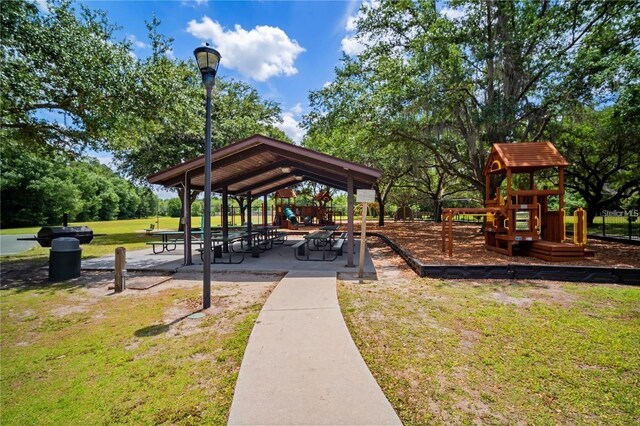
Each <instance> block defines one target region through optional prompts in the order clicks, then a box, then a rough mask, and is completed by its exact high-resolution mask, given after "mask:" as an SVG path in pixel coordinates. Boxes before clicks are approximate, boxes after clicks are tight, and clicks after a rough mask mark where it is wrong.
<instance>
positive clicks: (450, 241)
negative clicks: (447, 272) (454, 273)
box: [449, 211, 453, 257]
mask: <svg viewBox="0 0 640 426" xmlns="http://www.w3.org/2000/svg"><path fill="white" fill-rule="evenodd" d="M449 257H453V212H452V211H451V212H449Z"/></svg>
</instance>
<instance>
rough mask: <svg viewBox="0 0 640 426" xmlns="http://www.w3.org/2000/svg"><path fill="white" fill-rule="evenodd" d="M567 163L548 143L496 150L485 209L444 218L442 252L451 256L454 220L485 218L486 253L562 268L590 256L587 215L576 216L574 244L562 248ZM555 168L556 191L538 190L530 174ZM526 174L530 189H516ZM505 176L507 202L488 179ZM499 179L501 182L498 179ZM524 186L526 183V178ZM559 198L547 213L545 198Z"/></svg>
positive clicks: (487, 172)
mask: <svg viewBox="0 0 640 426" xmlns="http://www.w3.org/2000/svg"><path fill="white" fill-rule="evenodd" d="M568 164H569V163H567V161H566V160H565V159H564V157H563V156H562V155H560V153H559V152H558V151H557V149H556V148H555V146H553V144H551V143H550V142H528V143H502V144H494V145H493V147H492V148H491V153H490V154H489V158H488V159H487V163H486V164H485V167H484V171H483V174H484V176H485V184H486V195H485V207H483V208H449V209H444V210H443V213H442V251H443V252H446V250H447V244H448V250H449V257H451V256H452V255H453V219H454V217H455V216H457V215H469V216H483V217H484V218H485V226H484V237H485V247H486V248H487V249H488V250H492V251H495V252H497V253H500V254H504V255H507V256H513V255H514V251H517V252H518V253H519V254H522V255H526V256H531V257H536V258H538V259H542V260H546V261H550V262H561V261H573V260H580V259H582V258H583V257H584V256H590V255H593V252H591V251H588V250H585V247H584V246H585V244H586V214H585V212H584V210H582V209H577V210H576V211H575V212H574V243H573V244H570V243H565V240H566V228H565V210H564V168H565V167H566V166H567V165H568ZM556 167H557V168H558V187H557V188H556V189H548V188H546V187H545V188H544V189H538V188H537V185H536V182H535V178H534V174H535V172H537V171H540V170H544V169H551V168H556ZM519 174H528V185H526V186H527V187H528V188H526V189H519V188H515V187H514V175H519ZM496 175H506V196H505V197H502V196H501V194H500V186H499V185H498V186H497V188H496V190H495V194H494V193H492V190H491V178H492V176H496ZM496 177H497V178H500V177H502V176H496ZM525 180H526V178H525ZM550 197H557V199H558V209H557V210H550V209H549V198H550Z"/></svg>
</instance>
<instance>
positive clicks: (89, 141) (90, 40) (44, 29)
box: [0, 1, 138, 153]
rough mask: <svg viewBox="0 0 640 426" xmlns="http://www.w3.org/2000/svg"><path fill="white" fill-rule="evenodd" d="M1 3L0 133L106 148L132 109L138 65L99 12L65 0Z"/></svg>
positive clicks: (72, 148) (31, 141)
mask: <svg viewBox="0 0 640 426" xmlns="http://www.w3.org/2000/svg"><path fill="white" fill-rule="evenodd" d="M47 6H48V8H49V13H47V14H43V13H40V12H38V9H37V8H36V6H35V5H34V4H33V3H32V2H27V1H9V2H3V4H2V18H1V19H2V21H1V23H2V25H1V28H2V37H1V39H2V42H1V43H2V62H3V71H2V74H1V76H0V91H1V92H2V98H1V99H2V100H1V101H0V117H1V123H2V130H1V131H2V136H3V138H6V139H10V140H14V141H17V142H19V143H20V144H22V145H23V146H25V147H27V146H28V147H33V146H40V147H43V146H48V147H53V148H55V149H62V150H65V151H69V152H74V153H78V152H81V151H82V150H83V149H84V148H85V147H90V148H94V149H98V148H108V147H109V143H110V140H111V136H113V135H114V133H115V132H117V126H116V124H117V123H122V122H124V121H125V120H124V119H123V117H124V116H127V115H130V114H133V113H134V112H136V111H135V107H136V104H135V102H136V99H135V97H133V96H131V93H136V92H137V90H136V82H137V81H138V74H137V64H136V62H135V60H134V59H133V58H132V57H131V50H130V46H129V44H128V42H126V41H120V42H118V41H115V40H114V39H113V32H114V30H115V27H114V26H113V25H111V24H109V22H108V21H107V17H106V15H105V13H104V12H101V11H92V10H90V9H89V8H88V7H86V6H84V5H80V7H79V10H76V9H75V8H74V7H73V5H72V3H71V2H69V1H61V2H57V1H56V2H54V1H50V2H48V3H47Z"/></svg>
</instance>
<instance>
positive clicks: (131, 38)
mask: <svg viewBox="0 0 640 426" xmlns="http://www.w3.org/2000/svg"><path fill="white" fill-rule="evenodd" d="M127 40H129V41H130V42H131V44H132V45H133V47H136V48H138V49H146V48H147V47H149V45H148V44H147V43H145V42H143V41H140V40H138V38H137V37H136V36H135V35H133V34H129V35H128V36H127Z"/></svg>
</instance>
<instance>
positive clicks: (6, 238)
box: [0, 234, 38, 256]
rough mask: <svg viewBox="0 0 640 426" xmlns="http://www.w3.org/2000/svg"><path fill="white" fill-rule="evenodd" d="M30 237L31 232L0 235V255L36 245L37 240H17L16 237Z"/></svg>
mask: <svg viewBox="0 0 640 426" xmlns="http://www.w3.org/2000/svg"><path fill="white" fill-rule="evenodd" d="M31 237H33V234H21V235H0V255H3V256H4V255H7V254H18V253H22V252H23V251H27V250H29V249H30V248H31V247H35V246H37V245H38V242H37V241H18V238H31Z"/></svg>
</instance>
